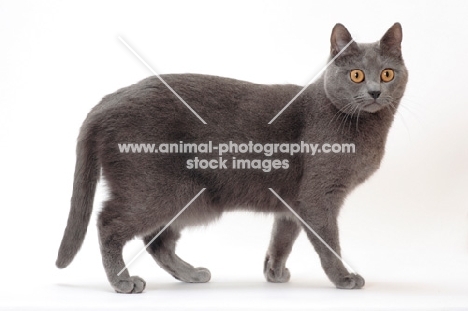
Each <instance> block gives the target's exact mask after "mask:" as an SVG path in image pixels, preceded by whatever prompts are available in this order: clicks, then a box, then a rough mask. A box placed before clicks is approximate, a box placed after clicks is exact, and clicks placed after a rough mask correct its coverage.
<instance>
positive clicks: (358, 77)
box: [350, 69, 364, 83]
mask: <svg viewBox="0 0 468 311" xmlns="http://www.w3.org/2000/svg"><path fill="white" fill-rule="evenodd" d="M350 77H351V80H352V81H353V82H355V83H361V82H362V81H364V71H362V70H359V69H354V70H351V72H350Z"/></svg>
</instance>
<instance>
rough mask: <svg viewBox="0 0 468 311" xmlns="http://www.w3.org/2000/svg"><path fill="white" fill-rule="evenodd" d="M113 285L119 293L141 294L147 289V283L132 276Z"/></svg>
mask: <svg viewBox="0 0 468 311" xmlns="http://www.w3.org/2000/svg"><path fill="white" fill-rule="evenodd" d="M111 285H112V287H113V288H114V289H115V291H116V292H117V293H123V294H139V293H141V292H143V290H144V289H145V287H146V282H145V280H143V279H142V278H140V277H138V276H131V277H129V278H122V279H119V280H118V281H116V282H113V283H112V284H111Z"/></svg>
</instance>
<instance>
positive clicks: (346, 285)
mask: <svg viewBox="0 0 468 311" xmlns="http://www.w3.org/2000/svg"><path fill="white" fill-rule="evenodd" d="M365 283H366V282H365V281H364V278H363V277H362V276H360V275H359V274H354V273H352V274H350V275H347V276H344V277H342V278H340V279H339V280H338V281H337V282H336V283H335V285H336V288H340V289H361V288H363V287H364V284H365Z"/></svg>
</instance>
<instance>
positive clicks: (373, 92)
mask: <svg viewBox="0 0 468 311" xmlns="http://www.w3.org/2000/svg"><path fill="white" fill-rule="evenodd" d="M369 94H370V96H372V98H373V99H377V98H379V96H380V91H369Z"/></svg>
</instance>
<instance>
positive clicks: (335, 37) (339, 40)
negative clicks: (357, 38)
mask: <svg viewBox="0 0 468 311" xmlns="http://www.w3.org/2000/svg"><path fill="white" fill-rule="evenodd" d="M352 40H353V38H352V37H351V34H350V33H349V31H348V29H346V27H345V26H343V25H342V24H336V25H335V27H333V30H332V34H331V38H330V43H331V49H330V50H331V54H332V56H336V54H338V53H340V51H341V50H343V49H344V48H345V47H346V46H347V45H348V44H349V43H350V42H351V41H352ZM357 50H358V47H357V44H356V42H354V41H353V42H352V43H351V44H350V45H349V46H348V47H347V48H346V50H344V51H343V52H342V53H341V54H340V55H349V54H352V53H354V52H356V51H357Z"/></svg>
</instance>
